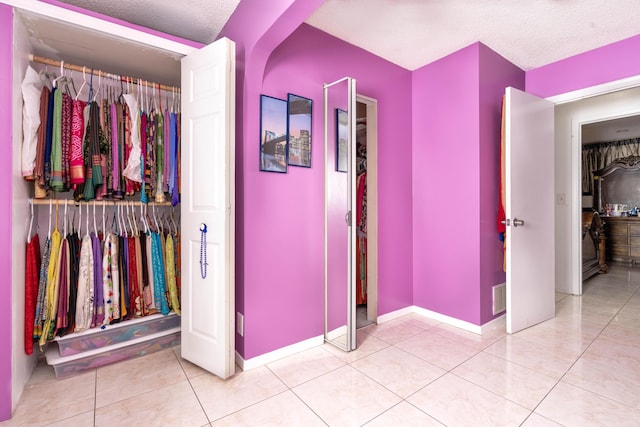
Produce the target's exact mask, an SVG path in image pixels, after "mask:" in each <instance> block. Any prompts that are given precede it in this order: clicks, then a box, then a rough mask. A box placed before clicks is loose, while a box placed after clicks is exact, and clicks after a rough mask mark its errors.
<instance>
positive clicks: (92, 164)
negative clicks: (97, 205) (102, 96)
mask: <svg viewBox="0 0 640 427" xmlns="http://www.w3.org/2000/svg"><path fill="white" fill-rule="evenodd" d="M98 109H99V107H98V104H97V103H96V102H92V103H91V104H89V128H88V130H87V133H88V138H89V141H88V143H87V145H88V148H89V151H88V153H87V159H86V165H87V175H86V178H85V182H84V199H85V200H87V201H89V200H92V199H94V198H95V194H96V187H98V186H99V185H101V184H102V164H101V159H100V121H99V117H98Z"/></svg>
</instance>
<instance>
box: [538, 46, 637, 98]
mask: <svg viewBox="0 0 640 427" xmlns="http://www.w3.org/2000/svg"><path fill="white" fill-rule="evenodd" d="M638 52H640V34H639V35H636V36H633V37H630V38H628V39H625V40H622V41H619V42H616V43H612V44H610V45H607V46H603V47H601V48H598V49H593V50H590V51H588V52H585V53H582V54H579V55H575V56H571V57H569V58H566V59H563V60H561V61H557V62H554V63H551V64H548V65H544V66H542V67H539V68H535V69H533V70H529V71H527V75H526V87H527V92H529V93H532V94H534V95H538V96H540V97H543V98H545V97H548V96H552V95H557V94H560V93H566V92H571V91H574V90H577V89H583V88H586V87H590V86H594V85H598V84H601V83H607V82H611V81H615V80H620V79H624V78H626V77H631V76H635V75H638V74H640V55H638Z"/></svg>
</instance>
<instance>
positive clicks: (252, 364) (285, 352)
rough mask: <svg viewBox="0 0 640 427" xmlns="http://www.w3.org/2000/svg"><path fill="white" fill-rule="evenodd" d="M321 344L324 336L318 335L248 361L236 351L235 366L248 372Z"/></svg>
mask: <svg viewBox="0 0 640 427" xmlns="http://www.w3.org/2000/svg"><path fill="white" fill-rule="evenodd" d="M322 344H324V336H323V335H320V336H317V337H313V338H309V339H307V340H304V341H300V342H297V343H295V344H291V345H288V346H286V347H282V348H279V349H277V350H274V351H270V352H269V353H264V354H261V355H260V356H256V357H254V358H251V359H248V360H244V359H243V358H242V356H240V354H239V353H238V352H237V351H236V364H237V365H238V366H240V368H241V369H242V370H243V371H248V370H249V369H255V368H257V367H259V366H263V365H266V364H267V363H271V362H275V361H276V360H279V359H282V358H284V357H287V356H291V355H293V354H296V353H300V352H301V351H304V350H309V349H310V348H313V347H317V346H320V345H322Z"/></svg>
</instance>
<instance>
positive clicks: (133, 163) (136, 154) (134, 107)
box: [122, 93, 142, 182]
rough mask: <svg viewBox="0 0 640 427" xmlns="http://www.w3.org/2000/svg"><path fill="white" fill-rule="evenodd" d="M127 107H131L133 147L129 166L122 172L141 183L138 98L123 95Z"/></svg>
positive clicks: (128, 162) (129, 94) (131, 147)
mask: <svg viewBox="0 0 640 427" xmlns="http://www.w3.org/2000/svg"><path fill="white" fill-rule="evenodd" d="M123 97H124V100H125V102H126V103H127V106H128V107H129V115H128V117H130V120H131V125H130V126H131V127H130V128H129V129H130V135H131V146H130V150H131V151H130V153H129V156H128V160H127V166H126V167H125V168H124V170H123V171H122V175H123V176H125V177H126V178H128V179H130V180H131V181H136V182H140V181H141V179H140V177H141V176H142V175H141V172H140V167H141V166H140V154H141V149H140V124H139V122H140V109H139V107H138V100H137V99H136V97H135V96H134V95H133V94H131V93H127V94H125V95H123Z"/></svg>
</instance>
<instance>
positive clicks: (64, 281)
mask: <svg viewBox="0 0 640 427" xmlns="http://www.w3.org/2000/svg"><path fill="white" fill-rule="evenodd" d="M69 264H70V263H69V241H68V240H67V237H66V236H65V237H64V238H63V239H62V243H61V246H60V264H59V271H58V309H57V311H56V324H55V328H54V332H53V335H54V336H56V335H58V334H59V333H63V332H64V330H65V329H66V328H67V326H68V317H67V316H68V310H69V286H70V281H69V269H70V268H69V267H70V266H69Z"/></svg>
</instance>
